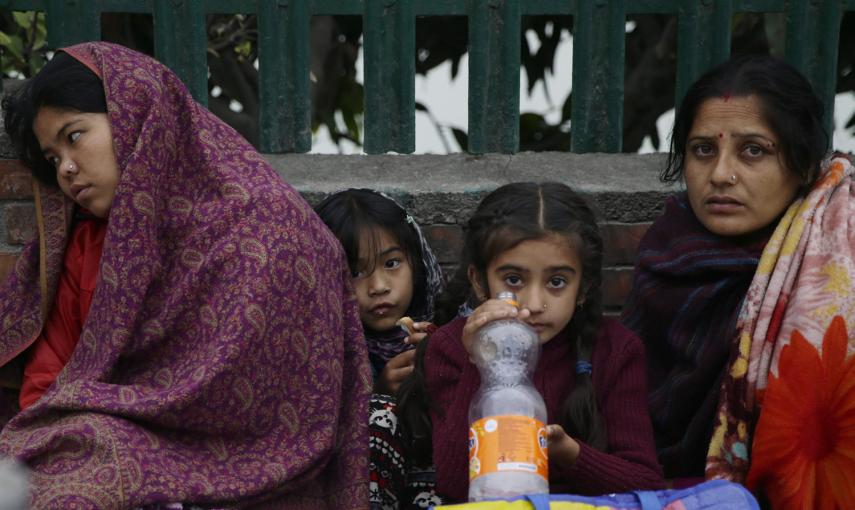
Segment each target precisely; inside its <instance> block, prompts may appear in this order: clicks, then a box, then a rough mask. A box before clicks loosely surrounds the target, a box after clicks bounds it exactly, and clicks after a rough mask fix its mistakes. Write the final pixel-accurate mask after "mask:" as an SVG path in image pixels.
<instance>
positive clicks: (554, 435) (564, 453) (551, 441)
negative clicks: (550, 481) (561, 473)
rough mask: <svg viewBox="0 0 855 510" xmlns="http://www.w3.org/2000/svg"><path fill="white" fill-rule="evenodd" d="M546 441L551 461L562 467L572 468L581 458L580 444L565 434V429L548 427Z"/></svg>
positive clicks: (555, 426) (554, 425) (553, 426)
mask: <svg viewBox="0 0 855 510" xmlns="http://www.w3.org/2000/svg"><path fill="white" fill-rule="evenodd" d="M546 441H547V446H548V447H549V459H550V460H553V461H554V462H556V463H557V464H558V465H561V466H572V465H573V464H575V463H576V459H577V458H579V450H580V447H579V443H578V442H577V441H576V440H575V439H573V438H572V437H570V436H568V435H567V433H566V432H564V427H562V426H561V425H557V424H553V425H547V426H546Z"/></svg>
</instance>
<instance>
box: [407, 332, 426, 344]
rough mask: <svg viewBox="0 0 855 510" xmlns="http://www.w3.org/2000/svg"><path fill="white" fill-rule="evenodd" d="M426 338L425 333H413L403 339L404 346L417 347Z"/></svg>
mask: <svg viewBox="0 0 855 510" xmlns="http://www.w3.org/2000/svg"><path fill="white" fill-rule="evenodd" d="M426 337H427V333H413V334H412V335H410V336H408V337H407V338H405V339H404V343H405V344H410V345H417V344H418V343H419V342H421V341H422V340H424V339H425V338H426Z"/></svg>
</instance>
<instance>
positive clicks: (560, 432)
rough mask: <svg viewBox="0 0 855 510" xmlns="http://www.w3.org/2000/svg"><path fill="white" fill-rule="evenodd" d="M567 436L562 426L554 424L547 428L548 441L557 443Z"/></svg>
mask: <svg viewBox="0 0 855 510" xmlns="http://www.w3.org/2000/svg"><path fill="white" fill-rule="evenodd" d="M566 435H567V433H566V432H564V427H562V426H561V425H557V424H553V425H547V426H546V439H547V440H549V441H557V440H559V439H561V438H563V437H564V436H566Z"/></svg>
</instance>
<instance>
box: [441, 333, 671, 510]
mask: <svg viewBox="0 0 855 510" xmlns="http://www.w3.org/2000/svg"><path fill="white" fill-rule="evenodd" d="M465 322H466V319H465V318H462V317H461V318H458V319H455V320H454V321H452V322H450V323H448V324H446V325H445V326H443V327H442V328H440V329H439V330H437V331H436V332H435V333H434V334H433V335H431V338H430V344H429V345H428V349H427V353H426V355H425V379H426V382H427V392H428V395H430V399H431V405H432V410H431V421H432V422H433V461H434V464H435V466H436V491H437V493H438V494H439V495H441V496H443V497H444V498H448V500H447V501H446V502H458V501H465V500H466V499H467V493H468V490H469V470H468V459H469V449H468V439H469V436H468V432H469V423H468V422H469V419H468V412H469V402H470V401H471V399H472V396H473V395H474V393H475V391H476V390H477V389H478V386H479V385H480V382H481V378H480V376H479V374H478V369H477V368H476V367H475V365H473V364H472V363H471V362H470V361H469V356H468V355H467V353H466V351H465V349H464V348H463V343H462V342H461V336H462V332H463V325H464V324H465ZM574 351H575V349H574V346H573V345H572V342H571V341H570V340H569V339H568V337H567V334H566V329H565V331H563V332H561V333H559V334H558V335H557V336H555V337H554V338H553V339H551V340H549V341H548V342H546V343H545V344H544V345H543V352H542V354H541V357H540V361H539V362H538V364H537V368H536V370H535V373H534V385H535V387H536V388H537V390H538V391H539V392H540V394H541V395H542V396H543V400H544V401H545V402H546V410H547V417H548V421H549V423H555V420H556V416H557V414H558V411H559V408H560V406H561V403H562V402H563V401H564V399H565V398H566V397H567V395H569V394H570V392H571V391H572V390H573V387H574V384H575V373H574V370H575V363H576V357H575V352H574ZM591 358H592V359H591V364H592V365H593V373H592V375H593V382H594V391H595V393H596V397H597V403H598V404H599V406H600V412H601V413H602V415H603V418H604V420H605V422H606V428H607V436H608V442H609V445H608V452H607V453H604V452H600V451H597V450H595V449H593V448H591V447H589V446H588V445H586V444H584V443H582V442H581V441H580V445H581V451H580V453H579V457H578V458H577V459H576V462H575V464H573V465H572V466H558V465H556V464H555V463H553V462H550V465H549V482H550V491H551V492H553V493H576V494H589V495H596V494H605V493H610V492H625V491H630V490H638V489H660V488H663V487H664V481H663V479H662V471H661V469H660V467H659V464H658V463H657V462H656V452H655V450H654V446H653V431H652V428H651V425H650V418H649V416H648V414H647V387H646V383H645V380H646V378H645V373H644V370H645V368H644V367H645V363H644V348H643V346H642V344H641V341H640V340H639V339H638V337H636V336H635V334H634V333H632V332H631V331H629V330H628V329H626V328H624V327H623V326H622V325H621V324H620V323H618V322H617V321H615V320H612V319H604V320H603V322H602V323H601V326H600V333H599V337H598V338H597V342H596V345H595V347H594V352H593V355H592V356H591Z"/></svg>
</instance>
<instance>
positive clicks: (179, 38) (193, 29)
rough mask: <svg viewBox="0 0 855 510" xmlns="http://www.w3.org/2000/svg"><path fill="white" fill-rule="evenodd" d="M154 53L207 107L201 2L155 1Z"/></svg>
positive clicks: (204, 36) (204, 38)
mask: <svg viewBox="0 0 855 510" xmlns="http://www.w3.org/2000/svg"><path fill="white" fill-rule="evenodd" d="M153 21H154V53H155V55H156V56H157V58H158V60H160V61H161V62H163V63H164V64H166V65H167V66H169V68H170V69H172V70H173V71H175V74H177V75H178V77H179V78H181V81H183V82H184V84H185V85H187V88H188V89H189V90H190V93H191V94H193V97H194V98H196V101H199V102H200V103H201V104H203V105H207V104H208V58H207V52H208V44H207V34H206V33H205V11H204V10H203V9H202V1H201V0H154V16H153Z"/></svg>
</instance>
